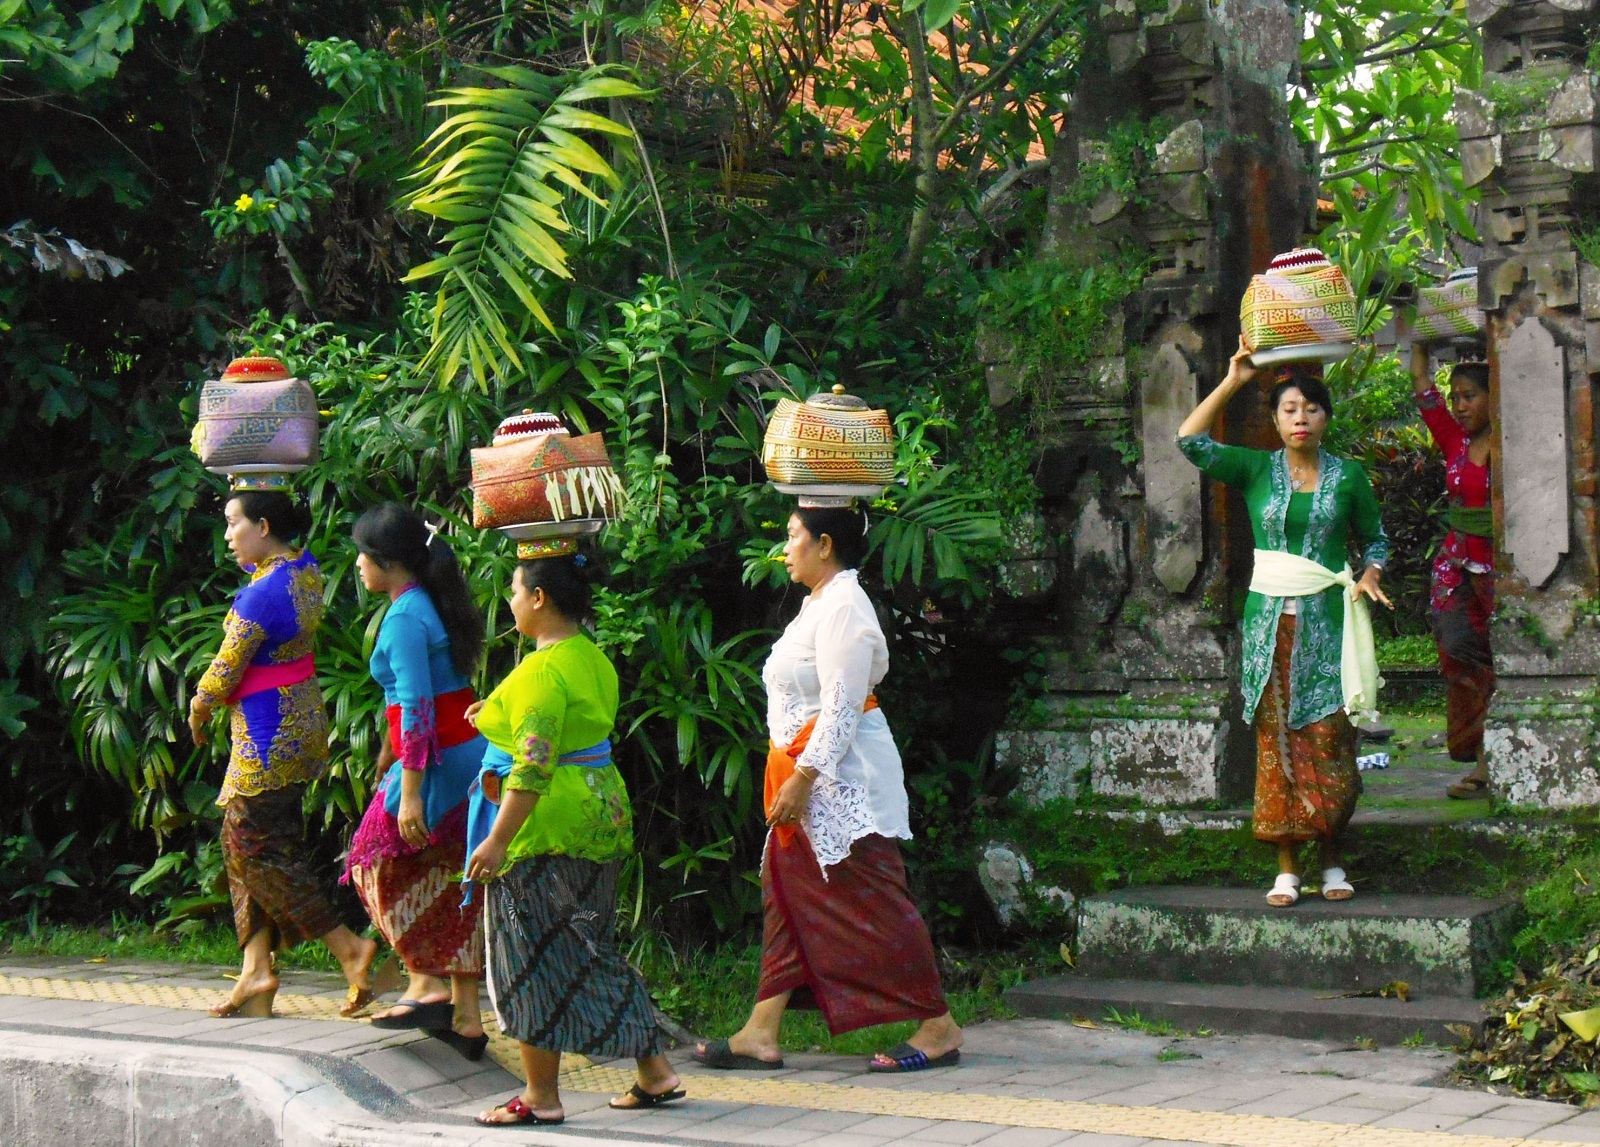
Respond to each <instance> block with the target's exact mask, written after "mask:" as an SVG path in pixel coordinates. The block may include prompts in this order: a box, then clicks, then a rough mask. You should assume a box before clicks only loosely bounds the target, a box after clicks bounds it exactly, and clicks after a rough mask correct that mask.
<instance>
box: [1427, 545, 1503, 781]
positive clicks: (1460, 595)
mask: <svg viewBox="0 0 1600 1147" xmlns="http://www.w3.org/2000/svg"><path fill="white" fill-rule="evenodd" d="M1460 576H1461V579H1462V580H1461V582H1460V584H1458V585H1457V586H1456V587H1455V588H1454V589H1453V590H1452V591H1451V592H1450V593H1449V594H1448V595H1447V596H1445V597H1444V599H1443V600H1442V601H1440V602H1436V604H1435V606H1434V611H1433V639H1434V642H1435V643H1436V644H1437V645H1438V647H1439V672H1440V673H1441V674H1443V676H1444V683H1445V720H1446V724H1445V740H1446V743H1447V744H1448V746H1449V750H1450V759H1451V760H1452V761H1463V762H1470V761H1476V760H1477V759H1478V754H1479V753H1480V752H1481V751H1482V749H1483V722H1484V719H1485V718H1486V717H1487V716H1488V715H1489V699H1490V698H1491V697H1493V696H1494V686H1495V678H1494V655H1493V654H1492V653H1491V652H1490V649H1489V618H1490V616H1491V615H1493V613H1494V574H1493V573H1473V572H1471V571H1470V570H1462V571H1461V574H1460Z"/></svg>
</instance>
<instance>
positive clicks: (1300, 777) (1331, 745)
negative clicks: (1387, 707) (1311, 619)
mask: <svg viewBox="0 0 1600 1147" xmlns="http://www.w3.org/2000/svg"><path fill="white" fill-rule="evenodd" d="M1294 629H1295V617H1294V615H1292V614H1284V615H1282V616H1281V617H1279V618H1278V640H1277V646H1276V648H1275V649H1274V650H1273V657H1272V670H1271V674H1270V676H1269V677H1268V679H1267V684H1266V688H1265V689H1263V690H1262V696H1261V703H1260V704H1259V705H1258V706H1257V707H1256V719H1255V723H1256V802H1255V815H1254V822H1255V834H1256V838H1257V839H1258V840H1270V841H1302V840H1332V839H1334V838H1335V837H1337V836H1338V835H1339V834H1340V833H1341V832H1343V831H1344V827H1345V825H1347V824H1349V823H1350V816H1351V814H1352V813H1354V812H1355V808H1356V798H1358V797H1359V796H1360V795H1361V774H1360V773H1359V772H1358V771H1357V770H1356V729H1355V726H1354V725H1352V724H1351V723H1350V718H1349V717H1347V716H1346V715H1345V712H1344V710H1343V709H1338V710H1335V711H1334V712H1332V713H1330V714H1329V715H1328V716H1326V717H1323V718H1322V719H1321V720H1318V721H1312V722H1310V723H1309V724H1305V725H1302V726H1300V727H1299V728H1298V729H1295V728H1290V726H1289V721H1288V717H1287V714H1288V712H1289V706H1290V696H1289V680H1290V675H1289V665H1290V660H1291V658H1292V657H1293V654H1294Z"/></svg>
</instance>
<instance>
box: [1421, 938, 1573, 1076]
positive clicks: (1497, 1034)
mask: <svg viewBox="0 0 1600 1147" xmlns="http://www.w3.org/2000/svg"><path fill="white" fill-rule="evenodd" d="M1487 1006H1488V1007H1489V1009H1490V1010H1491V1012H1492V1014H1491V1015H1490V1017H1489V1018H1488V1019H1487V1020H1485V1021H1484V1023H1483V1024H1482V1025H1481V1027H1480V1028H1479V1029H1478V1030H1474V1029H1472V1028H1470V1027H1468V1026H1466V1025H1465V1024H1452V1025H1450V1030H1451V1032H1452V1033H1453V1034H1455V1035H1456V1036H1458V1037H1459V1038H1460V1039H1461V1040H1462V1048H1461V1058H1460V1060H1459V1061H1458V1063H1457V1064H1456V1069H1455V1074H1456V1076H1457V1078H1459V1079H1461V1080H1463V1081H1465V1082H1471V1083H1477V1084H1497V1085H1500V1086H1503V1087H1507V1088H1510V1089H1511V1090H1512V1091H1514V1092H1515V1093H1516V1094H1518V1095H1522V1096H1530V1097H1534V1098H1540V1099H1554V1100H1557V1101H1559V1102H1562V1103H1572V1104H1578V1105H1581V1106H1583V1107H1588V1108H1595V1107H1600V1046H1597V1043H1596V1037H1597V1036H1600V933H1596V934H1595V935H1594V936H1592V937H1590V938H1589V941H1588V943H1587V944H1585V945H1583V946H1581V947H1580V948H1578V950H1577V951H1575V952H1574V953H1573V954H1572V955H1570V956H1567V957H1566V958H1564V959H1560V960H1556V961H1555V962H1553V963H1551V964H1548V965H1546V966H1545V968H1544V970H1543V971H1542V972H1540V973H1539V975H1538V976H1537V977H1536V978H1531V979H1530V978H1529V977H1528V976H1527V975H1526V974H1525V973H1523V972H1520V971H1519V972H1518V973H1517V974H1516V976H1515V977H1514V978H1513V979H1512V981H1511V986H1510V987H1508V988H1507V989H1506V991H1505V994H1504V995H1502V996H1501V997H1499V998H1498V999H1496V1000H1494V1001H1492V1002H1490V1003H1489V1004H1488V1005H1487Z"/></svg>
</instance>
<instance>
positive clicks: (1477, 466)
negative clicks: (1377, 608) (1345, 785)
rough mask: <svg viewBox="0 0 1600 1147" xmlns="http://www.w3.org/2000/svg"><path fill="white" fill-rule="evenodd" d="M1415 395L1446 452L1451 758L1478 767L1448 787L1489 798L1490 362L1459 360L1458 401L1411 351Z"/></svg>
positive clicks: (1443, 634)
mask: <svg viewBox="0 0 1600 1147" xmlns="http://www.w3.org/2000/svg"><path fill="white" fill-rule="evenodd" d="M1411 378H1412V382H1413V397H1415V399H1416V402H1417V407H1418V409H1419V410H1420V411H1421V413H1422V421H1423V422H1425V423H1427V425H1428V432H1429V433H1430V434H1432V435H1433V441H1434V443H1435V444H1436V445H1437V446H1438V447H1439V449H1440V451H1441V452H1442V453H1443V454H1444V464H1445V470H1444V474H1445V478H1444V482H1445V490H1446V492H1447V493H1448V494H1449V497H1450V506H1449V510H1448V511H1447V521H1448V522H1449V525H1450V531H1449V532H1448V533H1447V534H1445V536H1444V543H1443V544H1442V545H1441V546H1440V547H1439V555H1438V556H1437V557H1436V558H1434V561H1433V592H1432V594H1431V595H1430V604H1431V605H1432V607H1433V636H1434V640H1435V641H1436V642H1437V643H1438V646H1439V671H1440V672H1441V673H1442V674H1443V675H1444V680H1445V687H1446V693H1445V705H1446V712H1447V720H1448V724H1447V726H1446V732H1445V738H1446V742H1447V744H1448V745H1449V750H1450V759H1451V760H1453V761H1462V762H1470V763H1472V765H1473V766H1474V767H1473V770H1472V772H1470V773H1468V774H1467V775H1466V776H1465V777H1462V778H1461V779H1460V780H1459V781H1457V782H1456V783H1455V784H1453V785H1451V786H1450V787H1449V789H1448V790H1447V791H1448V792H1449V794H1450V795H1451V796H1453V797H1457V798H1460V799H1468V798H1472V797H1480V796H1487V795H1488V790H1489V770H1488V766H1487V764H1486V763H1485V761H1484V755H1483V722H1484V718H1485V717H1486V716H1487V715H1488V712H1489V698H1490V697H1492V696H1493V695H1494V657H1493V655H1492V654H1491V653H1490V650H1489V618H1490V616H1491V615H1492V614H1493V613H1494V518H1493V511H1492V510H1491V509H1490V505H1489V433H1488V431H1489V413H1490V405H1491V404H1490V401H1489V367H1488V364H1487V363H1483V362H1459V363H1457V364H1456V367H1455V369H1454V370H1453V371H1451V373H1450V405H1449V408H1448V409H1447V408H1446V406H1445V401H1444V397H1443V396H1442V395H1441V394H1440V393H1439V391H1438V389H1437V388H1436V387H1435V386H1434V385H1433V381H1432V380H1431V379H1430V378H1429V377H1428V352H1427V350H1426V348H1424V347H1420V346H1414V347H1413V348H1412V350H1411Z"/></svg>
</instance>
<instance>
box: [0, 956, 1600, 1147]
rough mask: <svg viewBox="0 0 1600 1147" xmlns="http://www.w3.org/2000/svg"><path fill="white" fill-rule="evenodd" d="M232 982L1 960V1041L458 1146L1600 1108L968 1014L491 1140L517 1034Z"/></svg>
mask: <svg viewBox="0 0 1600 1147" xmlns="http://www.w3.org/2000/svg"><path fill="white" fill-rule="evenodd" d="M227 987H228V983H227V981H226V979H224V978H223V976H222V970H221V969H207V968H195V967H192V966H177V965H158V964H148V963H135V964H110V963H107V964H96V963H88V962H83V961H76V960H21V959H14V958H0V1040H3V1041H4V1042H7V1043H10V1044H13V1045H17V1044H19V1043H25V1042H26V1041H27V1040H29V1039H34V1040H48V1039H50V1038H58V1037H62V1036H66V1035H73V1036H81V1037H95V1038H97V1039H100V1040H102V1041H103V1040H108V1039H121V1040H125V1041H128V1042H129V1046H130V1048H131V1047H134V1046H138V1047H141V1048H148V1047H150V1046H152V1045H157V1046H166V1047H168V1048H171V1049H172V1050H173V1051H174V1052H177V1051H180V1050H181V1051H183V1052H184V1053H186V1054H192V1053H194V1052H195V1051H204V1052H208V1053H209V1054H212V1055H213V1056H214V1058H216V1059H217V1060H218V1062H221V1061H222V1060H224V1059H226V1060H228V1061H229V1062H234V1061H235V1060H237V1059H238V1057H240V1056H245V1057H248V1056H249V1055H251V1054H252V1053H254V1054H256V1055H257V1056H258V1057H260V1058H261V1059H262V1060H263V1062H265V1060H266V1057H267V1056H268V1055H269V1054H270V1055H271V1056H273V1057H278V1058H275V1059H274V1061H273V1062H279V1061H280V1060H281V1057H283V1056H286V1055H287V1056H292V1057H295V1058H296V1059H298V1060H299V1061H300V1062H301V1063H302V1064H304V1065H305V1066H306V1068H308V1069H309V1070H311V1071H313V1072H316V1073H320V1075H321V1077H322V1078H324V1079H326V1080H329V1081H331V1083H332V1084H333V1085H334V1086H335V1087H336V1088H337V1090H338V1091H339V1092H340V1093H342V1095H343V1096H344V1097H346V1098H348V1099H349V1100H351V1101H353V1103H355V1104H358V1105H359V1106H360V1108H361V1109H363V1110H364V1111H365V1112H366V1113H368V1114H369V1116H370V1118H371V1120H372V1121H374V1122H375V1123H376V1124H378V1125H380V1126H390V1127H392V1128H393V1130H394V1132H395V1133H396V1134H404V1133H405V1132H408V1131H418V1132H423V1131H425V1132H427V1133H428V1134H429V1135H430V1136H431V1138H430V1140H429V1141H436V1142H444V1141H445V1138H446V1137H448V1139H449V1141H452V1142H460V1143H464V1144H465V1143H473V1144H476V1143H480V1142H488V1141H493V1142H511V1143H516V1142H543V1143H550V1142H559V1141H562V1140H568V1141H570V1140H573V1139H584V1138H588V1139H590V1140H591V1141H593V1140H594V1139H595V1138H596V1137H599V1138H604V1139H605V1140H607V1141H609V1142H614V1143H670V1144H733V1143H739V1144H765V1145H769V1147H795V1145H798V1144H805V1145H807V1147H890V1145H894V1147H900V1145H903V1144H952V1145H963V1144H979V1143H981V1144H984V1145H985V1147H1054V1145H1055V1144H1059V1143H1070V1144H1072V1145H1073V1147H1146V1145H1148V1147H1156V1145H1163V1147H1173V1145H1178V1147H1181V1145H1184V1144H1207V1145H1217V1147H1279V1145H1281V1147H1322V1145H1327V1147H1389V1145H1394V1147H1512V1145H1514V1144H1515V1145H1519V1147H1529V1145H1531V1144H1547V1143H1550V1142H1565V1143H1600V1111H1597V1112H1583V1111H1580V1110H1579V1109H1577V1108H1572V1107H1567V1106H1563V1105H1559V1104H1553V1103H1543V1102H1539V1101H1535V1100H1523V1099H1516V1098H1514V1097H1509V1096H1499V1095H1493V1094H1488V1093H1485V1092H1477V1091H1463V1090H1459V1089H1452V1088H1448V1087H1443V1086H1440V1084H1441V1083H1442V1081H1443V1079H1444V1076H1445V1073H1446V1072H1447V1070H1448V1068H1449V1066H1450V1064H1451V1062H1452V1057H1451V1056H1450V1054H1449V1053H1447V1052H1444V1051H1441V1050H1439V1049H1424V1048H1419V1049H1398V1048H1394V1049H1383V1050H1380V1051H1376V1052H1366V1051H1359V1050H1354V1049H1350V1048H1341V1047H1337V1046H1334V1045H1326V1044H1315V1043H1307V1042H1304V1041H1296V1040H1288V1039H1280V1038H1276V1037H1267V1036H1250V1037H1224V1036H1210V1037H1194V1038H1187V1039H1173V1038H1162V1037H1157V1036H1151V1035H1146V1034H1142V1033H1138V1032H1128V1031H1122V1030H1116V1029H1110V1028H1100V1027H1089V1028H1085V1027H1077V1026H1074V1025H1072V1024H1064V1023H1053V1022H1049V1021H1042V1020H1025V1021H1008V1022H996V1023H987V1024H981V1025H977V1026H975V1027H973V1028H971V1029H969V1030H968V1033H967V1044H966V1047H965V1049H964V1050H963V1054H962V1064H961V1066H960V1067H959V1068H956V1069H953V1070H940V1071H933V1072H927V1073H922V1074H916V1075H909V1076H885V1075H871V1074H868V1073H867V1072H866V1071H865V1066H866V1065H865V1062H864V1061H863V1060H862V1059H861V1058H859V1057H839V1056H824V1055H790V1056H788V1057H787V1058H788V1067H787V1070H784V1071H781V1072H711V1071H708V1070H707V1069H703V1068H699V1067H698V1066H697V1065H695V1064H694V1063H693V1062H692V1061H691V1060H689V1058H688V1056H687V1053H686V1052H685V1051H679V1052H677V1053H675V1054H674V1058H675V1059H676V1060H677V1061H678V1062H679V1069H680V1073H681V1074H682V1076H683V1078H684V1082H685V1086H686V1087H687V1089H688V1091H689V1099H688V1100H687V1101H685V1102H683V1103H680V1104H674V1105H672V1106H671V1107H667V1108H662V1109H658V1110H655V1111H648V1112H619V1111H613V1110H610V1109H609V1108H607V1106H606V1102H607V1100H608V1099H609V1098H610V1097H611V1096H612V1095H615V1094H617V1093H619V1092H620V1091H622V1090H625V1089H626V1087H627V1085H628V1083H629V1082H631V1079H632V1071H631V1068H632V1065H631V1063H627V1062H622V1063H611V1064H587V1063H585V1061H583V1060H582V1058H581V1057H568V1059H569V1060H570V1061H571V1066H570V1067H569V1069H568V1070H567V1071H566V1072H565V1074H564V1076H563V1080H562V1088H563V1097H564V1100H565V1103H566V1112H567V1123H566V1125H565V1126H564V1127H562V1128H560V1129H559V1130H549V1131H545V1132H542V1133H539V1134H536V1135H529V1134H527V1133H523V1132H516V1131H496V1132H494V1133H492V1134H489V1135H488V1138H487V1139H485V1138H484V1133H483V1132H482V1131H480V1130H479V1129H477V1128H475V1126H474V1125H473V1124H472V1122H471V1116H472V1114H474V1113H475V1112H477V1111H479V1110H482V1109H483V1108H484V1107H486V1106H489V1105H490V1104H491V1103H493V1102H498V1101H501V1100H503V1099H505V1098H506V1097H507V1096H509V1095H511V1094H513V1093H515V1092H516V1091H517V1090H519V1088H520V1081H519V1080H518V1079H517V1078H516V1077H515V1076H514V1075H513V1074H511V1073H510V1072H508V1071H507V1070H506V1066H503V1064H504V1065H512V1066H514V1065H515V1062H516V1060H515V1051H514V1045H511V1044H509V1042H508V1041H505V1040H504V1039H503V1038H501V1037H499V1036H498V1034H497V1033H496V1038H495V1043H494V1046H493V1048H492V1055H491V1057H488V1058H486V1059H485V1060H484V1061H483V1062H482V1063H478V1064H469V1063H467V1062H466V1061H464V1060H462V1059H461V1058H460V1057H459V1056H457V1055H456V1054H455V1053H454V1052H452V1051H451V1050H450V1049H448V1048H447V1047H445V1046H444V1045H442V1044H440V1043H438V1042H437V1041H434V1040H431V1039H429V1038H427V1037H426V1036H423V1035H420V1034H418V1033H413V1032H385V1031H381V1030H378V1029H374V1028H372V1027H371V1026H369V1025H367V1024H364V1023H360V1022H351V1021H346V1020H340V1019H338V1018H337V1008H338V1004H339V1003H340V1001H341V1000H342V998H343V994H344V993H343V984H342V982H341V981H339V979H338V977H336V976H325V975H320V974H313V973H303V972H286V973H285V974H284V975H283V986H282V988H281V989H280V991H279V995H278V1005H277V1010H278V1013H279V1016H278V1017H275V1018H274V1019H271V1020H246V1019H232V1020H215V1019H212V1018H210V1017H209V1016H206V1015H204V1014H203V1013H202V1012H201V1011H200V1009H202V1008H204V1006H205V1005H206V1004H208V1003H211V1002H214V1001H215V1000H216V999H217V998H218V995H219V994H220V993H221V992H222V991H225V990H226V989H227ZM8 1032H9V1033H14V1034H11V1035H6V1034H3V1033H8ZM40 1046H41V1047H42V1046H44V1045H43V1044H41V1045H40ZM497 1060H498V1061H499V1062H496V1061H497ZM352 1141H354V1140H352Z"/></svg>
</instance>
